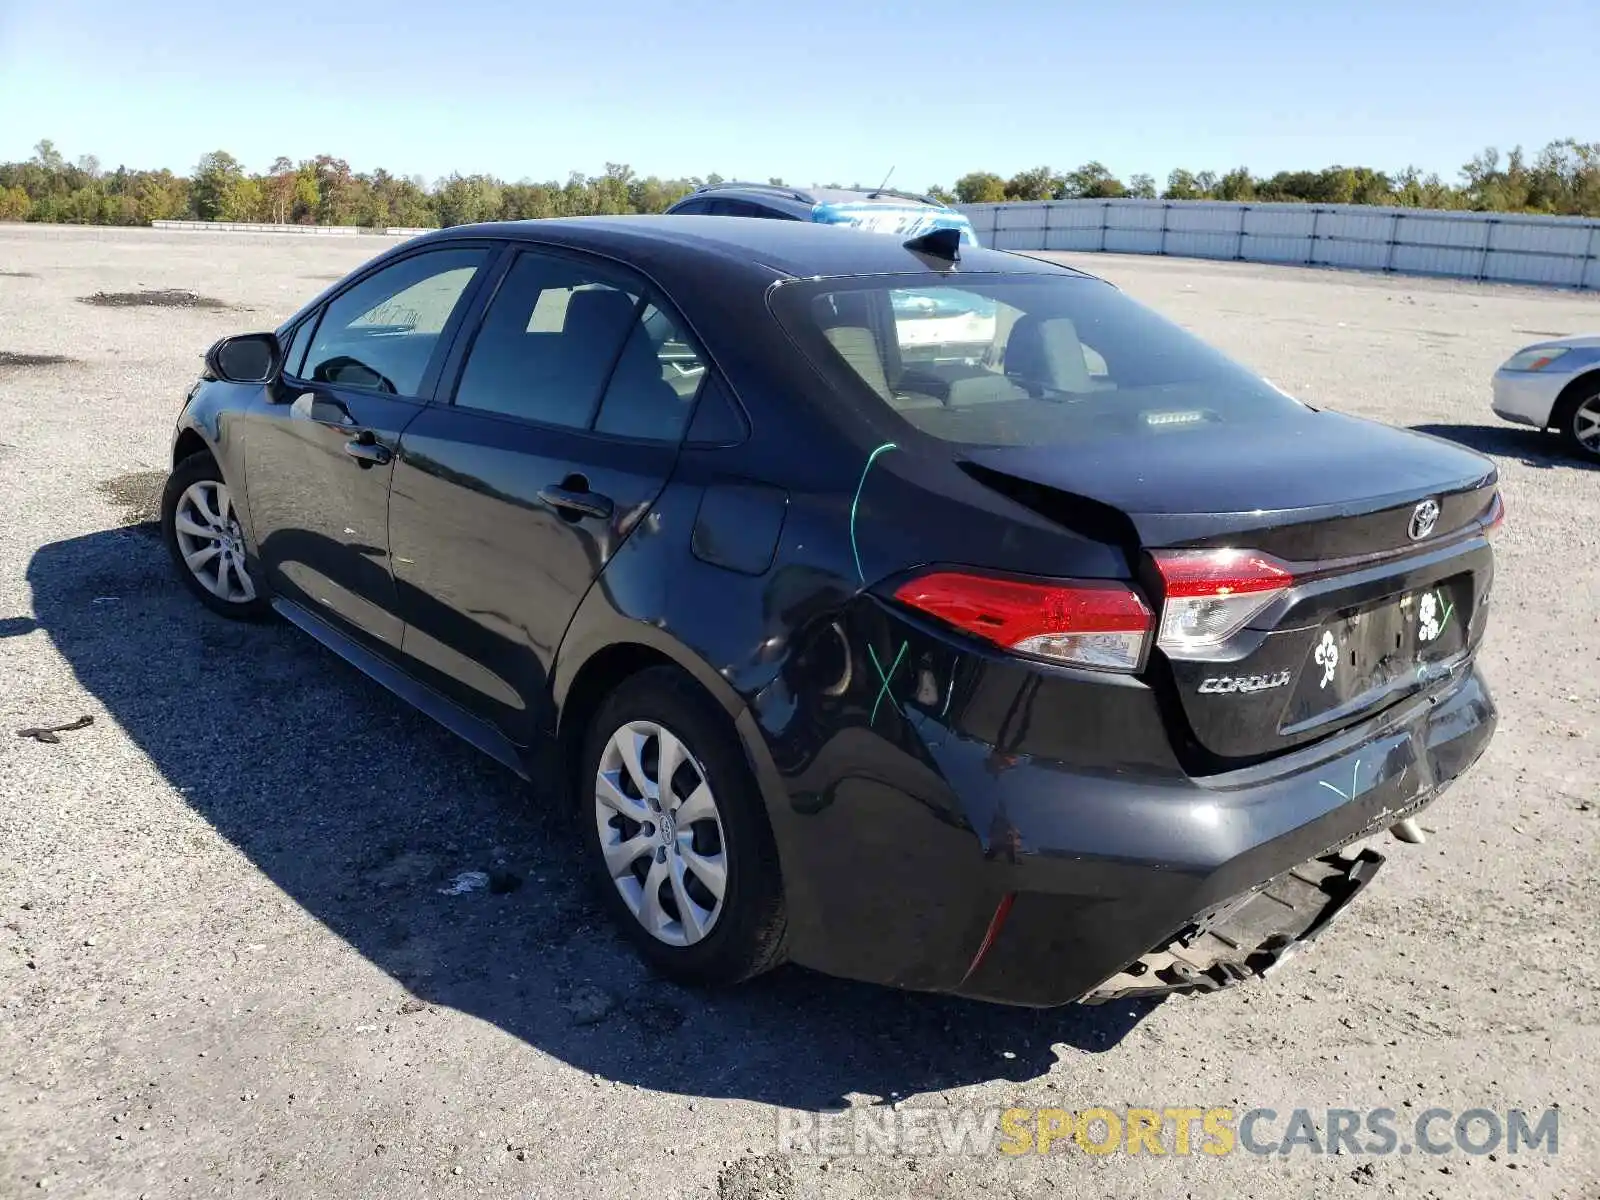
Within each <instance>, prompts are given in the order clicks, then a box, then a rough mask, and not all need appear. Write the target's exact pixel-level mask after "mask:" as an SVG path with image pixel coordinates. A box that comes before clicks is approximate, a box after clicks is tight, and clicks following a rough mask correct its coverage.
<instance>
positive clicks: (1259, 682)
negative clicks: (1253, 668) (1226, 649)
mask: <svg viewBox="0 0 1600 1200" xmlns="http://www.w3.org/2000/svg"><path fill="white" fill-rule="evenodd" d="M1292 675H1293V672H1292V671H1279V672H1278V673H1277V674H1275V675H1213V676H1211V677H1210V678H1209V679H1205V680H1202V681H1201V684H1200V686H1199V688H1197V689H1196V690H1197V691H1198V692H1199V693H1200V694H1201V695H1202V696H1232V695H1236V694H1238V693H1240V692H1243V693H1246V694H1248V693H1250V692H1266V691H1270V690H1271V689H1273V688H1281V687H1283V686H1284V684H1286V683H1288V682H1289V679H1290V678H1291V676H1292Z"/></svg>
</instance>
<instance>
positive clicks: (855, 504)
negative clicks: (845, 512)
mask: <svg viewBox="0 0 1600 1200" xmlns="http://www.w3.org/2000/svg"><path fill="white" fill-rule="evenodd" d="M898 449H899V447H898V446H896V445H895V444H894V443H893V442H885V443H884V444H883V445H881V446H879V447H878V448H877V449H876V450H874V451H873V452H872V453H871V454H869V455H867V465H866V466H864V467H862V468H861V479H860V480H859V481H858V482H857V483H856V496H855V499H854V500H852V501H850V553H851V554H853V555H855V560H856V576H857V578H859V579H860V580H861V582H862V583H863V584H865V583H866V582H867V573H866V572H865V571H863V570H862V569H861V551H860V549H859V548H858V547H857V546H856V513H857V511H858V510H859V509H860V508H861V489H862V488H864V487H866V486H867V472H868V471H870V470H872V464H873V463H874V462H876V461H877V458H878V455H880V454H882V453H883V452H884V451H885V450H898Z"/></svg>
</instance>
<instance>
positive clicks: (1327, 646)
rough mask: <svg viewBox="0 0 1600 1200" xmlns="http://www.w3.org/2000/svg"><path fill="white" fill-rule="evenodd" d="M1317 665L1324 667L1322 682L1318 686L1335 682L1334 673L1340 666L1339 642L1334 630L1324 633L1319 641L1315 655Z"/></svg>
mask: <svg viewBox="0 0 1600 1200" xmlns="http://www.w3.org/2000/svg"><path fill="white" fill-rule="evenodd" d="M1314 657H1315V658H1316V662H1317V666H1319V667H1321V668H1322V682H1321V683H1319V684H1317V686H1318V687H1327V686H1328V685H1329V684H1330V683H1332V682H1333V673H1334V672H1335V671H1336V670H1338V668H1339V644H1338V643H1337V642H1335V641H1334V640H1333V631H1332V630H1328V631H1327V632H1325V633H1323V635H1322V641H1320V642H1318V643H1317V652H1316V655H1315V656H1314Z"/></svg>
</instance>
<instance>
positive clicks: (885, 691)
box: [867, 642, 906, 726]
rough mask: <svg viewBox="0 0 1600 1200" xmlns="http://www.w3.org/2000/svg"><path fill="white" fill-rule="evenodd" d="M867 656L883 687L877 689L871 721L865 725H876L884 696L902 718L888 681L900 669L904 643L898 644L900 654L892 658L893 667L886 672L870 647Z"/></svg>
mask: <svg viewBox="0 0 1600 1200" xmlns="http://www.w3.org/2000/svg"><path fill="white" fill-rule="evenodd" d="M867 654H868V655H869V656H871V658H872V665H873V668H874V669H875V670H876V671H877V672H878V678H879V679H881V680H883V686H882V687H880V688H879V689H878V698H877V699H876V700H874V701H873V702H872V719H871V720H869V721H868V722H867V724H868V725H869V726H870V725H875V724H877V722H878V706H879V705H881V704H882V703H883V698H884V697H885V696H888V697H889V704H890V706H891V707H892V708H893V709H894V710H895V712H897V713H899V714H900V715H901V716H902V717H903V716H905V715H906V714H905V713H904V711H902V710H901V708H900V705H899V702H898V701H896V700H895V698H894V696H893V694H891V693H890V691H889V680H891V679H893V678H894V673H895V672H896V671H898V670H899V669H900V660H901V659H902V658H904V657H905V656H906V643H905V642H901V643H900V653H899V654H896V655H895V656H894V665H893V666H891V667H890V668H889V670H888V671H887V672H885V671H884V669H883V664H882V663H880V662H879V661H878V652H877V651H876V650H875V649H873V648H872V647H871V646H868V647H867Z"/></svg>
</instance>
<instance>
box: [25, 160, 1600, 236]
mask: <svg viewBox="0 0 1600 1200" xmlns="http://www.w3.org/2000/svg"><path fill="white" fill-rule="evenodd" d="M720 182H722V179H721V177H720V176H718V175H715V174H713V175H707V176H705V177H704V178H700V177H698V176H697V177H693V178H683V179H660V178H657V177H656V176H654V175H650V176H646V177H643V178H641V177H640V176H638V175H637V174H635V173H634V171H633V170H632V168H630V167H628V166H626V165H623V164H620V163H607V164H606V166H605V169H604V171H602V172H601V173H600V174H599V175H585V174H583V173H582V172H577V171H575V172H573V173H572V174H571V175H569V176H568V177H567V179H566V180H565V181H561V180H548V181H545V182H542V183H540V182H533V181H529V180H522V181H520V182H517V183H508V182H506V181H505V180H502V179H497V178H495V177H493V176H490V175H481V174H480V175H460V174H452V175H449V176H447V177H446V178H444V179H440V180H436V181H434V182H433V183H431V184H430V183H429V182H428V181H426V180H424V179H423V178H422V177H421V176H418V175H411V176H402V175H394V174H391V173H390V172H388V171H386V170H382V169H379V170H376V171H372V172H370V173H368V172H357V171H352V170H351V169H350V164H349V163H348V162H346V161H345V160H344V159H341V158H334V157H333V156H332V155H328V154H319V155H318V156H316V157H315V158H312V159H303V160H301V161H299V162H291V161H290V160H289V159H287V158H279V159H277V160H275V161H274V162H273V163H272V165H271V167H270V168H269V169H268V170H266V171H265V172H261V173H251V172H249V171H246V170H245V168H244V165H243V164H242V163H240V162H239V160H238V159H236V158H234V156H233V155H231V154H229V153H228V152H227V151H224V150H215V151H212V152H211V153H209V154H207V155H205V156H204V157H202V158H201V159H200V161H199V162H198V163H197V164H196V165H195V169H194V171H193V172H192V173H191V174H189V175H178V174H175V173H174V172H172V171H168V170H158V171H151V170H138V169H133V168H129V167H118V168H116V170H114V171H107V170H105V169H104V168H103V167H102V166H101V164H100V162H99V161H98V160H97V159H96V158H95V157H94V156H93V155H84V156H83V157H81V158H79V159H77V160H76V161H75V162H68V161H67V160H66V158H65V156H64V155H63V154H62V153H61V152H60V151H59V150H58V149H57V148H56V147H55V145H54V143H52V142H50V141H49V140H45V141H41V142H40V143H39V144H38V145H37V146H36V147H35V149H34V155H33V157H32V158H31V159H29V160H28V161H27V162H14V163H3V164H0V221H44V222H57V223H71V224H80V225H148V224H149V223H150V222H151V221H160V220H200V221H263V222H270V223H273V224H303V225H362V226H367V227H369V228H384V227H387V226H403V227H407V228H415V227H422V226H434V225H461V224H466V223H469V222H473V221H491V220H508V221H509V220H523V219H527V218H534V217H563V216H584V215H592V214H613V213H636V212H637V213H653V212H660V211H661V210H662V209H664V208H666V207H667V206H668V205H670V204H671V203H672V202H673V201H675V200H677V199H678V198H679V197H681V196H683V195H685V194H686V193H688V192H690V191H692V190H693V189H695V188H696V187H699V186H700V185H702V184H706V183H720ZM769 182H771V183H775V184H782V182H783V181H782V180H781V179H772V180H770V181H769ZM825 186H828V187H838V186H840V185H839V184H837V183H830V184H827V185H825ZM851 186H860V185H859V183H857V184H853V185H851ZM929 194H931V195H934V196H937V197H938V198H939V199H941V200H944V201H946V202H948V203H963V204H978V203H985V202H996V201H1014V200H1063V199H1109V198H1115V197H1118V196H1131V197H1139V198H1145V199H1152V200H1153V199H1166V200H1235V201H1262V202H1266V201H1291V202H1301V203H1314V204H1378V205H1402V206H1405V207H1409V208H1444V209H1465V210H1473V211H1479V212H1529V213H1551V214H1559V215H1567V216H1590V217H1600V142H1587V143H1585V142H1578V141H1575V140H1573V139H1570V138H1568V139H1566V140H1563V141H1555V142H1551V143H1550V144H1549V145H1548V146H1546V147H1545V148H1544V149H1543V150H1540V151H1539V152H1538V153H1537V154H1535V155H1533V156H1532V157H1531V158H1530V157H1529V156H1527V155H1525V154H1524V153H1523V151H1522V148H1521V147H1518V148H1517V149H1515V150H1513V151H1511V153H1510V154H1507V155H1505V156H1502V155H1501V154H1500V153H1499V151H1497V150H1494V149H1489V150H1485V151H1484V152H1483V153H1482V154H1479V155H1477V156H1476V157H1474V158H1473V159H1472V161H1471V162H1469V163H1467V164H1466V165H1465V166H1463V167H1462V168H1461V172H1460V178H1459V180H1458V181H1457V182H1454V183H1447V182H1445V181H1444V180H1442V179H1440V177H1439V176H1438V175H1437V174H1426V175H1425V174H1423V173H1422V172H1421V171H1419V170H1417V169H1416V168H1407V169H1406V170H1404V171H1401V172H1399V173H1397V174H1390V173H1388V172H1385V171H1378V170H1373V169H1372V168H1369V167H1343V166H1333V167H1327V168H1324V169H1323V170H1320V171H1279V172H1278V173H1277V174H1275V175H1271V176H1263V175H1255V174H1253V173H1252V172H1251V171H1250V170H1249V169H1248V168H1245V167H1237V168H1235V169H1233V170H1231V171H1227V172H1225V173H1223V174H1221V175H1219V174H1217V173H1216V172H1213V171H1199V172H1193V171H1189V170H1186V169H1178V170H1174V171H1173V172H1172V173H1171V174H1169V175H1168V176H1167V179H1166V183H1165V186H1164V187H1159V188H1158V187H1157V185H1156V181H1155V179H1154V178H1153V177H1152V176H1150V175H1133V176H1131V177H1129V178H1128V179H1127V181H1126V182H1124V181H1123V180H1122V179H1120V178H1119V177H1117V176H1116V175H1115V174H1113V173H1112V172H1111V170H1110V169H1109V168H1107V167H1106V166H1105V165H1104V164H1103V163H1099V162H1090V163H1085V164H1084V165H1083V166H1081V167H1079V168H1077V169H1076V170H1073V171H1065V172H1057V171H1055V170H1052V169H1051V168H1050V167H1043V166H1041V167H1034V168H1032V169H1030V170H1026V171H1019V172H1018V173H1017V174H1015V175H1012V176H1010V177H1009V178H1006V177H1003V176H1000V175H997V174H994V173H993V172H988V171H974V172H971V173H970V174H967V175H963V176H962V177H961V178H960V179H958V180H956V181H955V183H954V185H953V186H951V187H949V188H945V187H942V186H935V187H932V188H930V189H929Z"/></svg>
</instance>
